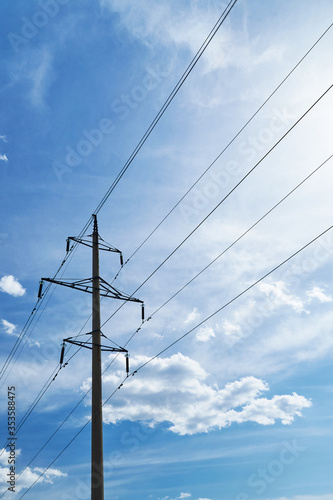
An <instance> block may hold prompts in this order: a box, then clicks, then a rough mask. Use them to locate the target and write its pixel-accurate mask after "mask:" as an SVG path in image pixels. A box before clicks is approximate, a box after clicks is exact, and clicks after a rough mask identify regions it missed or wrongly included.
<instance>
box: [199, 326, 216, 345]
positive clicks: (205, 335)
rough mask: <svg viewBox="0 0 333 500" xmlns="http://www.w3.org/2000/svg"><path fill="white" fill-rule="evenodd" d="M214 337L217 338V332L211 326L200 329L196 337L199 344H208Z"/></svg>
mask: <svg viewBox="0 0 333 500" xmlns="http://www.w3.org/2000/svg"><path fill="white" fill-rule="evenodd" d="M213 337H215V332H214V330H213V328H212V327H210V326H204V327H203V328H200V329H199V331H198V333H197V334H196V336H195V338H196V340H197V341H198V342H208V341H209V340H210V339H211V338H213Z"/></svg>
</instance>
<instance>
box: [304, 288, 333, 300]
mask: <svg viewBox="0 0 333 500" xmlns="http://www.w3.org/2000/svg"><path fill="white" fill-rule="evenodd" d="M306 294H307V296H308V297H309V301H310V302H311V300H312V299H317V300H319V302H332V300H333V298H332V297H330V296H329V295H326V294H325V293H324V291H323V290H322V289H321V288H319V287H318V286H314V287H313V288H312V290H310V291H308V292H306Z"/></svg>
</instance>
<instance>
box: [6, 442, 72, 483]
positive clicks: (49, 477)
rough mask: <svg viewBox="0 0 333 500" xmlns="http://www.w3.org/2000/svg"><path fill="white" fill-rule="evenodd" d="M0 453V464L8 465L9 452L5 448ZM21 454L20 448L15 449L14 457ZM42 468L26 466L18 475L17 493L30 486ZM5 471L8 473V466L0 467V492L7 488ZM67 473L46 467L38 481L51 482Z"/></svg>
mask: <svg viewBox="0 0 333 500" xmlns="http://www.w3.org/2000/svg"><path fill="white" fill-rule="evenodd" d="M0 453H2V455H1V457H0V464H1V465H4V466H6V465H8V457H9V452H8V451H6V450H3V449H2V450H1V451H0ZM19 455H21V450H19V449H17V450H16V457H18V456H19ZM43 471H44V469H42V468H40V467H34V468H33V469H31V468H30V467H27V468H26V469H25V471H24V472H23V473H22V475H21V476H20V479H19V481H17V482H16V487H15V491H16V492H17V493H19V492H20V491H21V490H23V489H25V488H28V487H29V486H31V484H32V483H33V482H34V481H36V479H38V477H39V476H40V474H41V472H43ZM7 473H8V468H7V467H0V492H1V493H2V492H4V491H6V490H7V486H8V485H7ZM66 476H67V474H66V473H65V472H61V471H60V470H58V469H48V471H47V472H45V474H44V475H43V476H42V477H41V478H40V480H39V483H49V484H53V480H54V479H56V478H59V477H66Z"/></svg>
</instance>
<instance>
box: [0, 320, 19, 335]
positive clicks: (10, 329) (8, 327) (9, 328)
mask: <svg viewBox="0 0 333 500" xmlns="http://www.w3.org/2000/svg"><path fill="white" fill-rule="evenodd" d="M1 323H2V326H3V328H4V330H5V332H6V333H8V335H13V334H14V332H15V330H16V325H13V323H10V322H9V321H7V320H6V319H2V320H1Z"/></svg>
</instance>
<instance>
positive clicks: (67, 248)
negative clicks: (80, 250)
mask: <svg viewBox="0 0 333 500" xmlns="http://www.w3.org/2000/svg"><path fill="white" fill-rule="evenodd" d="M70 243H71V242H70V239H69V238H67V240H66V252H67V253H68V252H69V247H70Z"/></svg>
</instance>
